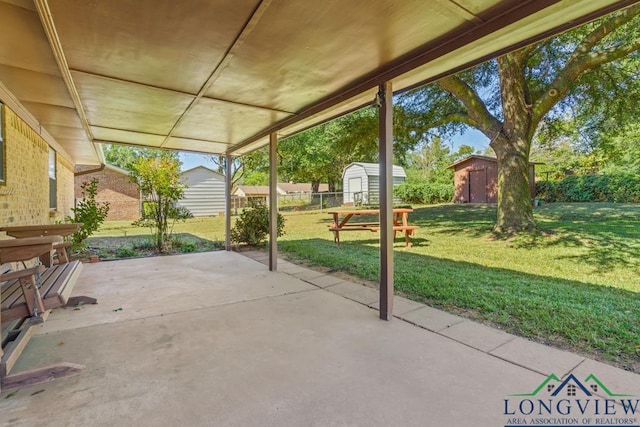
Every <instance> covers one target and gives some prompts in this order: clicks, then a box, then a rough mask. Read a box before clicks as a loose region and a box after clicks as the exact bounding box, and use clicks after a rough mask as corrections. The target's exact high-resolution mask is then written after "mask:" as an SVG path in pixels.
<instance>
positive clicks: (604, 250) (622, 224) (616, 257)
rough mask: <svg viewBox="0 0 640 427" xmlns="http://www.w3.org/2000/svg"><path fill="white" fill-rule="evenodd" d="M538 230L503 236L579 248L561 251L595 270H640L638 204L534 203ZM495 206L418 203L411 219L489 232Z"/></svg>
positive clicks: (444, 228)
mask: <svg viewBox="0 0 640 427" xmlns="http://www.w3.org/2000/svg"><path fill="white" fill-rule="evenodd" d="M534 215H535V218H536V221H537V223H538V226H539V227H540V232H539V233H537V234H529V235H522V236H517V237H515V238H510V239H507V241H508V242H509V244H510V246H511V247H513V248H516V249H523V250H533V249H545V248H554V247H561V248H580V251H578V252H577V253H576V254H573V255H561V256H559V259H569V260H572V261H574V262H579V263H581V264H584V265H589V266H591V267H592V268H593V271H594V272H604V271H609V270H611V269H613V268H620V267H622V268H633V269H637V270H638V273H639V274H640V205H632V204H626V205H625V204H623V205H619V204H618V205H616V204H611V203H567V204H550V205H544V206H542V207H540V208H536V209H535V211H534ZM495 218H496V207H495V206H491V205H486V206H485V205H440V206H433V207H425V208H418V209H416V210H415V212H414V213H413V214H412V216H411V223H412V224H414V223H415V224H416V225H419V226H421V227H425V228H428V229H429V230H431V232H430V234H432V235H434V236H437V235H438V234H443V235H452V234H453V235H455V234H463V235H465V236H468V237H472V238H482V237H488V238H493V235H492V233H491V230H492V227H493V224H494V221H495Z"/></svg>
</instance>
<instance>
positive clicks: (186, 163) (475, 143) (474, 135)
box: [180, 129, 489, 171]
mask: <svg viewBox="0 0 640 427" xmlns="http://www.w3.org/2000/svg"><path fill="white" fill-rule="evenodd" d="M449 142H450V143H453V144H452V145H453V146H452V147H449V148H452V150H451V151H452V152H455V151H457V150H458V148H460V146H461V145H464V144H466V145H471V146H472V147H474V148H475V149H476V151H477V150H480V151H484V149H485V148H486V147H487V146H488V145H489V139H488V138H487V137H486V136H484V134H483V133H482V132H480V131H478V130H475V129H469V130H467V131H466V132H464V133H463V134H461V135H455V136H454V137H452V138H451V139H450V141H449ZM208 157H209V156H207V155H203V154H195V153H186V152H180V160H181V161H182V170H183V171H185V170H188V169H192V168H195V167H196V166H205V167H208V168H210V169H215V166H214V164H213V162H212V161H211V160H210V159H209V158H208Z"/></svg>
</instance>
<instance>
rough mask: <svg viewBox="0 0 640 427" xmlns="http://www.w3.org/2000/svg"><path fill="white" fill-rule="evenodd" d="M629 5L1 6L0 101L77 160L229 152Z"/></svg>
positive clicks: (83, 1)
mask: <svg viewBox="0 0 640 427" xmlns="http://www.w3.org/2000/svg"><path fill="white" fill-rule="evenodd" d="M633 3H635V1H614V0H565V1H558V0H535V1H533V0H532V1H523V0H432V1H424V0H402V1H398V0H376V1H372V0H348V1H347V0H327V1H310V0H309V1H301V0H263V1H259V0H244V1H238V0H181V1H179V2H178V1H159V0H136V1H135V2H132V1H129V0H108V1H93V0H92V1H88V0H55V1H51V2H48V1H47V0H33V1H32V0H0V28H2V29H3V36H2V39H1V40H0V96H2V94H4V96H5V98H7V97H10V98H11V99H2V101H3V102H5V103H8V104H9V105H10V106H12V107H13V108H18V109H19V113H20V114H21V115H22V116H23V117H26V118H28V119H29V121H30V122H31V123H32V125H34V126H35V127H36V129H40V131H41V133H42V134H43V135H50V136H51V137H52V138H53V139H55V140H56V141H57V143H58V144H59V146H60V148H61V149H62V151H63V152H64V153H66V154H67V155H68V156H69V157H70V158H71V159H72V160H73V161H74V162H76V163H85V164H92V163H99V161H100V156H99V150H97V149H96V147H95V146H94V144H95V143H103V142H107V143H124V144H134V145H144V146H150V147H159V148H170V149H180V150H189V151H198V152H207V153H233V154H242V153H246V152H248V151H251V150H254V149H256V148H258V147H260V146H262V145H265V144H267V143H268V135H269V134H270V133H273V132H278V134H279V135H280V136H281V137H286V136H288V135H292V134H294V133H296V132H299V131H300V130H303V129H305V128H308V127H311V126H313V125H315V124H318V123H320V122H323V121H326V120H328V119H330V118H333V117H336V116H339V115H341V114H344V113H346V112H349V111H352V110H354V109H356V108H359V107H362V106H364V105H367V104H369V103H371V102H372V100H373V98H374V96H375V93H376V92H377V85H378V84H379V83H381V82H383V81H385V80H389V81H393V85H394V90H402V89H406V88H408V87H411V86H414V85H416V84H418V83H421V82H425V81H430V80H434V79H436V78H437V77H438V76H442V75H444V74H447V73H450V72H452V71H455V70H459V69H461V68H464V67H467V66H469V65H471V64H474V63H478V62H480V61H481V60H483V59H486V58H489V57H491V56H493V55H495V54H497V53H500V52H505V51H506V50H509V49H513V48H514V47H518V46H521V45H524V44H526V43H530V42H531V41H534V40H537V39H540V38H542V37H545V36H548V35H550V34H553V33H556V32H558V31H561V30H563V29H566V28H569V27H571V26H575V25H578V24H580V23H582V22H585V21H588V20H591V19H594V18H595V17H598V16H601V15H603V14H605V13H607V12H610V11H612V10H615V9H619V8H622V7H624V6H627V5H629V4H633Z"/></svg>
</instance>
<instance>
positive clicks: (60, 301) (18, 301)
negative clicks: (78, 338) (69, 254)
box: [0, 261, 82, 323]
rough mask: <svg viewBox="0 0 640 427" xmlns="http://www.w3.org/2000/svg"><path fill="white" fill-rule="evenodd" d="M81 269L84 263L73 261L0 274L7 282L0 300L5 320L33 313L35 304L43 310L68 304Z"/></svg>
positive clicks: (40, 310) (39, 309) (0, 279)
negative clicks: (0, 300)
mask: <svg viewBox="0 0 640 427" xmlns="http://www.w3.org/2000/svg"><path fill="white" fill-rule="evenodd" d="M81 271H82V263H81V262H80V261H72V262H68V263H64V264H56V265H54V266H51V267H49V268H45V267H44V266H40V267H34V268H29V269H26V270H18V271H13V272H10V273H6V274H3V275H0V281H2V282H4V283H2V285H1V286H2V302H0V309H1V310H2V323H4V322H6V321H9V320H15V319H20V318H23V317H29V316H32V315H33V313H34V308H35V309H37V310H38V312H39V313H40V314H42V313H44V311H45V310H51V309H53V308H58V307H62V306H63V305H65V304H67V302H68V300H69V296H70V294H71V291H72V290H73V287H74V285H75V284H76V282H77V280H78V277H79V276H80V272H81ZM38 275H39V276H40V277H39V281H40V283H39V284H38V283H37V282H38V280H37V279H38V277H37V276H38ZM38 285H39V286H38Z"/></svg>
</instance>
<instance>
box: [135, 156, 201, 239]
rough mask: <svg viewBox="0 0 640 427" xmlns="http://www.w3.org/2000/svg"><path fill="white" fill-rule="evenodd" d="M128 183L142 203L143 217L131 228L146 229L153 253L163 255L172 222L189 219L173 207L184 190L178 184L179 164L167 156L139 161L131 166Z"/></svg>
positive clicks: (179, 208) (188, 214) (169, 237)
mask: <svg viewBox="0 0 640 427" xmlns="http://www.w3.org/2000/svg"><path fill="white" fill-rule="evenodd" d="M131 179H132V181H133V182H135V183H136V184H138V186H139V187H140V191H141V193H142V196H143V198H145V199H146V202H145V212H144V216H143V218H141V219H139V220H138V221H136V222H135V223H134V224H135V225H138V226H145V227H148V228H149V229H150V230H151V234H152V236H153V239H154V243H155V247H156V250H157V251H158V252H165V251H167V250H168V249H169V246H170V243H171V234H172V231H173V226H174V224H175V222H176V221H179V220H185V219H187V218H190V217H192V215H191V213H190V212H189V211H188V210H187V209H186V208H184V207H177V206H176V202H178V201H179V200H180V199H182V197H183V195H184V189H185V187H186V185H185V184H184V183H183V182H182V181H181V176H180V161H179V160H178V159H177V157H176V156H175V155H172V154H171V153H168V152H161V153H156V154H154V155H152V156H150V157H139V158H138V159H136V160H135V161H134V162H133V163H132V164H131Z"/></svg>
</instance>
